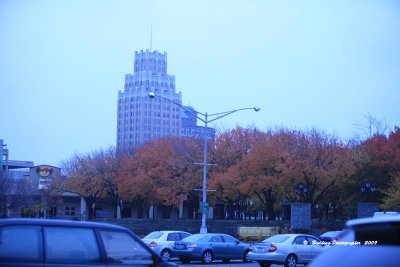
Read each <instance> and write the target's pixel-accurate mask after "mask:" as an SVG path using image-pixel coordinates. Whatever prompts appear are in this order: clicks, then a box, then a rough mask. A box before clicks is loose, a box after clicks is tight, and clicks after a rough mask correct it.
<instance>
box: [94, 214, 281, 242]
mask: <svg viewBox="0 0 400 267" xmlns="http://www.w3.org/2000/svg"><path fill="white" fill-rule="evenodd" d="M96 221H100V222H108V223H113V224H118V225H122V226H125V227H127V228H128V229H130V230H132V231H133V232H134V233H135V234H137V235H138V236H141V237H143V236H145V235H147V234H148V233H150V232H152V231H157V230H181V231H186V232H189V233H192V234H194V233H198V232H199V230H200V226H201V220H191V219H131V218H129V219H119V220H118V219H104V220H100V219H97V220H96ZM206 224H207V230H208V232H209V233H226V234H230V235H232V236H234V237H238V229H239V227H241V226H252V227H264V226H274V225H278V223H277V222H267V221H255V220H240V221H236V220H207V223H206Z"/></svg>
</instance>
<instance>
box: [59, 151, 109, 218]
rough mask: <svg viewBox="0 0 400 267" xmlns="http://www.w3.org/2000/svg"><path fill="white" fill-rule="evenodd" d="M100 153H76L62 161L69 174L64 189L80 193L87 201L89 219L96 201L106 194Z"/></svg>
mask: <svg viewBox="0 0 400 267" xmlns="http://www.w3.org/2000/svg"><path fill="white" fill-rule="evenodd" d="M98 155H99V152H93V153H92V154H88V155H83V156H81V155H75V156H73V157H72V158H71V159H69V160H67V161H64V162H63V163H62V168H63V171H64V172H65V173H66V175H67V179H66V180H65V182H64V185H63V190H64V191H68V192H71V193H75V194H78V195H79V196H81V197H82V198H83V199H84V200H85V201H86V206H87V215H88V219H89V220H91V219H92V218H93V215H94V214H93V213H94V208H95V203H96V201H97V200H98V199H99V198H100V197H103V196H105V194H104V193H105V192H104V187H103V181H102V177H103V176H102V173H101V171H100V170H101V169H102V167H101V161H99V160H98ZM82 212H84V211H82Z"/></svg>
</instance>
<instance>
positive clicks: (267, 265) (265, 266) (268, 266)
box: [258, 261, 271, 267]
mask: <svg viewBox="0 0 400 267" xmlns="http://www.w3.org/2000/svg"><path fill="white" fill-rule="evenodd" d="M258 264H260V267H271V263H269V262H268V261H259V262H258Z"/></svg>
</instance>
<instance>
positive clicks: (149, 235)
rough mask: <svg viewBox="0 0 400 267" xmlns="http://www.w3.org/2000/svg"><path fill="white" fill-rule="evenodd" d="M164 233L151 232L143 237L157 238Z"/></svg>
mask: <svg viewBox="0 0 400 267" xmlns="http://www.w3.org/2000/svg"><path fill="white" fill-rule="evenodd" d="M162 235H163V233H161V232H151V233H150V234H148V235H146V236H145V237H143V239H157V238H160V237H161V236H162Z"/></svg>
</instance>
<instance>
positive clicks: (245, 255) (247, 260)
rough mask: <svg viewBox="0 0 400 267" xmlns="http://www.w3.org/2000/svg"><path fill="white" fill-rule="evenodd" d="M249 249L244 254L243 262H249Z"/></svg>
mask: <svg viewBox="0 0 400 267" xmlns="http://www.w3.org/2000/svg"><path fill="white" fill-rule="evenodd" d="M249 261H250V260H249V251H248V250H246V251H245V252H244V255H243V262H249Z"/></svg>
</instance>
